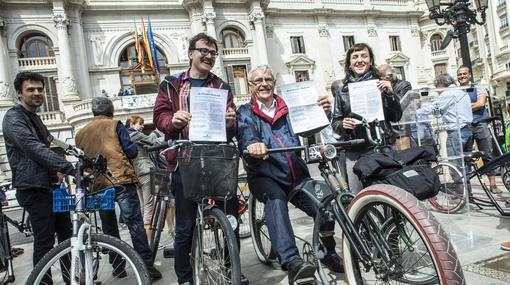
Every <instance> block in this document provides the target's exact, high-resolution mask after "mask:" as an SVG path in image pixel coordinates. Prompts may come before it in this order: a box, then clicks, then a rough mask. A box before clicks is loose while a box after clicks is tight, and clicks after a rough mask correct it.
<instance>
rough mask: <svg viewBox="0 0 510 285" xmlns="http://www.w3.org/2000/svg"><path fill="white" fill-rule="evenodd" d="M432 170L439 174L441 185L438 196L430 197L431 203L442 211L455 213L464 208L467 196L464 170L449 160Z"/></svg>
mask: <svg viewBox="0 0 510 285" xmlns="http://www.w3.org/2000/svg"><path fill="white" fill-rule="evenodd" d="M432 170H434V172H435V173H437V175H438V176H439V181H440V182H441V187H440V188H439V192H438V193H437V195H436V196H434V197H431V198H429V199H428V201H429V204H430V205H431V206H432V207H434V209H435V210H437V211H439V212H442V213H455V212H457V211H458V210H460V209H462V207H463V206H464V205H465V203H466V198H467V190H466V189H465V187H464V182H463V181H464V176H463V175H462V172H461V171H460V170H459V169H458V168H457V167H456V166H455V165H453V164H451V163H448V162H440V163H438V164H437V165H436V166H434V167H433V168H432Z"/></svg>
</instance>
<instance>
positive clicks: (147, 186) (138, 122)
mask: <svg viewBox="0 0 510 285" xmlns="http://www.w3.org/2000/svg"><path fill="white" fill-rule="evenodd" d="M143 123H144V121H143V118H142V117H140V116H136V115H133V116H129V117H128V118H127V120H126V128H128V129H127V130H128V133H129V138H130V139H131V141H132V142H134V143H135V144H136V146H137V147H138V155H137V156H136V157H135V158H133V159H131V161H132V162H133V165H134V167H135V170H136V174H137V175H138V185H139V187H138V193H139V195H138V197H139V198H140V205H141V208H142V209H143V211H142V217H143V224H144V227H145V232H146V233H147V237H148V238H149V239H150V234H151V231H150V224H151V218H152V212H153V210H154V205H153V202H154V199H153V196H152V193H151V181H150V172H151V168H154V167H155V165H154V163H153V162H152V161H151V160H150V159H149V154H148V153H147V149H146V148H145V147H146V146H152V145H154V144H156V143H158V142H159V140H158V139H157V138H156V137H154V136H148V135H145V134H144V133H143V132H142V131H143V128H144V125H143Z"/></svg>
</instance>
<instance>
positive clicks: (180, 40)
mask: <svg viewBox="0 0 510 285" xmlns="http://www.w3.org/2000/svg"><path fill="white" fill-rule="evenodd" d="M170 37H171V38H172V40H173V42H174V43H175V45H176V47H177V49H178V50H179V53H180V54H179V58H180V59H181V60H187V59H188V41H189V39H188V36H186V35H185V34H179V33H173V34H171V35H170Z"/></svg>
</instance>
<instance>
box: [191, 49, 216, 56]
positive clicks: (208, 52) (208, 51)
mask: <svg viewBox="0 0 510 285" xmlns="http://www.w3.org/2000/svg"><path fill="white" fill-rule="evenodd" d="M190 50H198V51H199V52H200V54H201V55H203V56H207V55H208V54H210V55H211V56H212V57H216V56H218V51H216V50H213V49H208V48H192V49H190Z"/></svg>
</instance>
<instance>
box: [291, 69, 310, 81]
mask: <svg viewBox="0 0 510 285" xmlns="http://www.w3.org/2000/svg"><path fill="white" fill-rule="evenodd" d="M294 76H295V77H296V82H301V81H308V80H310V77H309V76H308V70H301V71H295V72H294Z"/></svg>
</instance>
